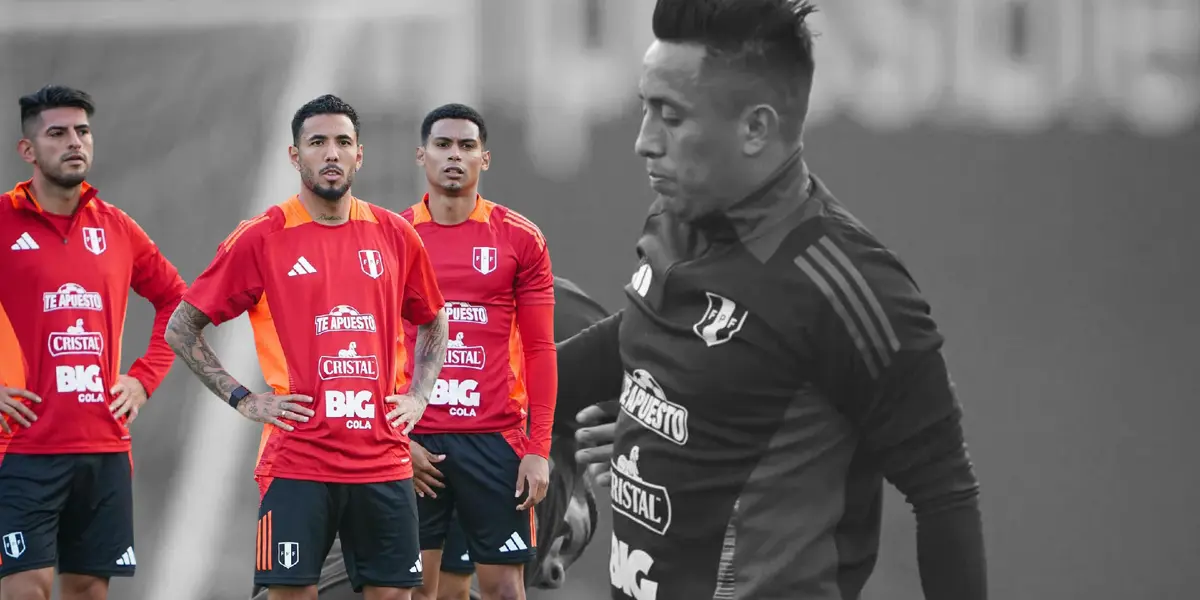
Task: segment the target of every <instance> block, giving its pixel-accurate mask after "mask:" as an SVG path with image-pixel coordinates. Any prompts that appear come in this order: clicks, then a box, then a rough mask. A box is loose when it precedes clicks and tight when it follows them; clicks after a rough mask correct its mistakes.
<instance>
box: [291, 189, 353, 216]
mask: <svg viewBox="0 0 1200 600" xmlns="http://www.w3.org/2000/svg"><path fill="white" fill-rule="evenodd" d="M352 199H353V196H351V194H350V190H346V193H345V194H343V195H342V197H341V198H338V199H337V200H332V201H330V200H326V199H324V198H322V197H320V196H318V195H316V194H315V193H313V191H312V190H310V189H308V188H307V187H304V186H301V187H300V204H301V205H302V206H304V210H306V211H308V214H309V216H311V217H312V220H313V221H314V222H316V223H319V224H321V225H340V224H342V223H345V222H346V221H348V220H349V219H350V204H351V201H352Z"/></svg>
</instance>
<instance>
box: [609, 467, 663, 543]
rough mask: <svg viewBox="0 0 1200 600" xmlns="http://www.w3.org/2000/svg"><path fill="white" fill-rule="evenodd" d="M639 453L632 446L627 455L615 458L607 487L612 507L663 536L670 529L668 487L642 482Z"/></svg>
mask: <svg viewBox="0 0 1200 600" xmlns="http://www.w3.org/2000/svg"><path fill="white" fill-rule="evenodd" d="M639 452H640V449H639V448H638V447H637V446H634V447H633V448H630V449H629V455H628V456H618V457H617V459H616V460H615V461H614V462H613V469H612V485H611V486H609V495H610V497H611V499H612V508H613V510H614V511H616V512H618V513H620V514H622V515H625V516H626V517H628V518H629V519H630V520H632V521H634V522H636V523H637V524H639V525H641V526H642V527H645V528H646V529H649V530H650V531H653V532H654V533H657V534H658V535H665V534H666V533H667V529H670V527H671V496H670V495H669V494H668V493H667V488H665V487H663V486H661V485H656V484H653V483H648V482H646V481H645V480H644V479H642V477H641V474H640V473H639V472H638V453H639Z"/></svg>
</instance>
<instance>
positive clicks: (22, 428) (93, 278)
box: [0, 86, 186, 600]
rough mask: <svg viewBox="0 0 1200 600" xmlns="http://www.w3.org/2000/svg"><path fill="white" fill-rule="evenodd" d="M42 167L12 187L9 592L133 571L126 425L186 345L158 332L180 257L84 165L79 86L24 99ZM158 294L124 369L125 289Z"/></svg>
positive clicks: (0, 233)
mask: <svg viewBox="0 0 1200 600" xmlns="http://www.w3.org/2000/svg"><path fill="white" fill-rule="evenodd" d="M20 106H21V129H22V136H23V137H22V139H21V141H20V142H19V143H18V144H17V150H18V152H19V153H20V155H21V158H22V159H24V160H25V162H27V163H30V164H31V165H33V177H32V178H31V179H30V180H29V181H25V182H22V183H18V184H17V186H16V187H15V188H14V189H13V190H12V191H10V192H8V193H6V194H4V195H2V196H0V239H3V240H4V243H5V244H6V245H9V249H8V250H3V252H6V253H7V254H6V255H5V256H4V258H3V259H0V279H2V280H3V281H4V282H5V284H4V285H3V286H0V429H2V431H0V536H3V551H2V552H0V580H2V581H0V598H3V599H4V600H33V599H43V600H44V599H49V598H50V593H51V588H52V587H53V584H54V570H55V567H58V572H59V573H60V575H61V577H60V586H61V587H60V591H61V593H60V595H61V597H62V598H63V599H64V600H82V599H89V600H90V599H102V598H106V597H107V596H108V582H109V579H110V578H111V577H132V576H133V574H134V571H135V569H136V566H137V558H136V556H135V554H134V543H133V487H132V485H133V460H132V456H131V454H130V444H131V441H130V432H129V425H130V424H131V423H132V422H133V420H134V419H136V418H137V415H138V411H139V410H141V408H142V406H143V405H144V404H145V403H146V399H147V398H148V397H150V396H151V395H152V394H153V393H154V390H155V388H157V387H158V385H159V384H160V383H162V380H163V377H165V376H166V374H167V371H168V369H170V367H171V362H172V361H173V360H174V358H175V357H174V355H173V354H171V350H170V348H168V347H167V345H166V343H165V342H163V341H162V336H163V331H164V330H165V328H166V325H167V319H168V318H169V317H170V315H171V312H172V311H173V310H175V307H176V306H177V305H178V304H179V299H180V298H181V297H182V296H183V293H184V291H185V290H186V285H185V284H184V282H183V279H181V278H180V277H179V273H178V272H177V271H176V270H175V267H174V266H172V265H171V263H170V262H168V261H167V259H166V258H163V255H162V253H160V252H159V250H158V247H157V246H156V245H155V244H154V242H153V241H151V240H150V238H149V237H148V236H147V235H146V232H145V231H143V230H142V228H141V227H139V226H138V224H137V223H135V222H134V220H133V219H132V218H130V217H129V215H127V214H125V213H124V212H122V211H121V209H119V208H117V207H116V206H113V205H112V204H109V203H107V202H105V201H103V200H101V199H100V198H99V197H98V196H97V191H96V188H94V187H92V186H90V185H88V184H87V182H86V179H87V175H88V171H89V169H90V167H91V164H92V158H93V141H92V129H91V126H90V124H89V118H90V117H91V116H92V115H93V113H94V112H95V106H94V104H93V101H92V99H91V97H90V96H89V95H88V94H87V93H86V92H83V91H80V90H75V89H71V88H67V87H62V86H47V87H44V88H42V89H41V90H38V91H37V92H35V93H33V94H30V95H28V96H24V97H22V98H21V99H20ZM130 288H133V290H134V291H135V292H136V293H137V294H138V295H140V296H142V297H144V298H146V299H147V300H149V301H150V302H151V303H152V304H153V305H154V310H155V312H156V317H155V320H154V328H153V332H152V334H151V337H150V345H149V347H148V348H147V349H146V353H145V354H144V355H143V356H142V357H141V358H139V359H137V360H136V361H134V362H133V365H132V366H131V367H130V368H129V371H128V372H127V373H125V374H121V373H120V370H119V369H120V366H121V334H122V329H123V328H124V324H125V309H126V305H127V303H128V299H129V297H128V290H129V289H130Z"/></svg>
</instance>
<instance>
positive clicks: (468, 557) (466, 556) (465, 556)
mask: <svg viewBox="0 0 1200 600" xmlns="http://www.w3.org/2000/svg"><path fill="white" fill-rule="evenodd" d="M458 560H461V561H463V562H471V553H470V552H463V555H462V556H460V557H458Z"/></svg>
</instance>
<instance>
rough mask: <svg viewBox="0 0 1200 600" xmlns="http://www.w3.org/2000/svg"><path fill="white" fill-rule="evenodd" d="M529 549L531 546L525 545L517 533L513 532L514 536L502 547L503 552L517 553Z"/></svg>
mask: <svg viewBox="0 0 1200 600" xmlns="http://www.w3.org/2000/svg"><path fill="white" fill-rule="evenodd" d="M528 549H529V546H526V545H525V541H524V540H522V539H521V536H519V535H517V532H515V531H514V532H513V534H512V535H511V536H509V538H508V541H507V542H504V545H503V546H500V551H501V552H516V551H518V550H528Z"/></svg>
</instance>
